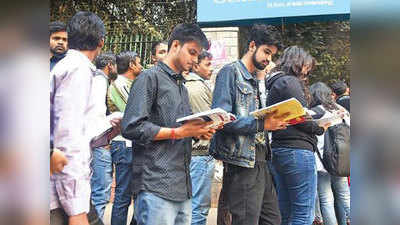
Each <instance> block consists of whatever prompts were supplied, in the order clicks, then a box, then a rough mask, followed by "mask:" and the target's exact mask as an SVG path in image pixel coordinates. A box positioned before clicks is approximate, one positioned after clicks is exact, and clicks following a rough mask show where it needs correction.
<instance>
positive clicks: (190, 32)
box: [168, 23, 210, 50]
mask: <svg viewBox="0 0 400 225" xmlns="http://www.w3.org/2000/svg"><path fill="white" fill-rule="evenodd" d="M175 40H178V41H179V42H180V44H181V45H184V44H185V43H186V42H190V41H196V42H197V43H199V44H200V46H201V47H202V48H203V49H205V50H208V49H209V48H210V45H209V43H208V40H207V37H206V35H205V34H204V33H203V31H202V30H201V29H200V27H199V26H198V25H197V24H194V23H190V24H184V23H181V24H178V25H176V26H175V27H174V29H173V30H172V32H171V34H170V36H169V39H168V49H171V45H172V42H173V41H175Z"/></svg>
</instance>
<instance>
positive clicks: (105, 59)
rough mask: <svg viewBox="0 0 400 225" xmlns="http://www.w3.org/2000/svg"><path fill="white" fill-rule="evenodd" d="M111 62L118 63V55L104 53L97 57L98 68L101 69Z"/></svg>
mask: <svg viewBox="0 0 400 225" xmlns="http://www.w3.org/2000/svg"><path fill="white" fill-rule="evenodd" d="M109 63H111V64H116V63H117V61H116V57H115V55H114V54H113V53H110V52H107V53H102V54H100V55H99V56H97V57H96V59H95V64H96V68H97V69H99V70H102V69H104V68H105V67H106V66H107V65H108V64H109Z"/></svg>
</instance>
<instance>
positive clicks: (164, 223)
mask: <svg viewBox="0 0 400 225" xmlns="http://www.w3.org/2000/svg"><path fill="white" fill-rule="evenodd" d="M49 29H50V62H51V64H50V70H51V73H50V84H51V85H50V88H51V89H50V103H51V113H50V115H51V118H50V119H51V135H50V136H51V149H54V150H52V153H51V172H52V174H51V177H50V180H51V182H50V184H51V185H50V186H51V187H50V189H51V190H50V195H51V199H50V210H51V213H50V222H51V224H70V225H74V224H89V223H90V224H96V223H97V224H101V223H102V222H101V220H102V218H103V216H104V211H105V207H106V205H107V203H108V202H109V199H110V191H111V183H112V176H113V172H115V181H116V188H115V198H114V204H113V208H112V216H111V224H112V225H119V224H124V225H125V224H126V223H127V214H128V207H129V205H130V204H131V202H132V200H133V201H134V216H133V218H132V220H131V222H130V224H140V225H143V224H149V225H157V224H160V225H169V224H171V225H172V224H177V225H180V224H185V225H187V224H203V225H204V224H206V220H207V216H208V212H209V209H210V204H211V184H212V179H213V173H214V166H215V159H216V160H221V161H223V164H224V172H223V187H222V190H221V194H220V199H219V206H218V217H219V218H218V224H243V225H249V224H285V225H286V224H293V225H298V224H307V225H310V224H312V223H313V221H314V217H315V214H316V213H315V203H316V202H318V201H317V189H318V191H319V199H320V202H321V206H322V207H321V211H322V217H323V218H324V222H325V221H326V224H335V223H334V222H332V223H330V222H328V221H332V220H333V217H332V204H331V202H329V205H328V204H325V203H326V202H327V201H328V200H331V199H332V197H326V196H327V195H328V192H329V187H328V186H329V185H330V182H331V183H332V184H336V183H338V182H339V181H337V180H340V182H341V184H343V179H336V178H335V177H332V176H331V177H329V176H327V175H326V174H324V173H322V172H323V171H322V172H321V173H320V172H318V175H317V167H318V159H316V158H315V154H314V153H315V152H316V151H321V150H322V151H323V149H321V147H320V146H321V142H323V138H322V139H321V137H323V136H322V135H323V133H324V131H325V130H326V129H327V128H328V126H324V127H320V126H318V124H317V123H316V122H314V121H307V122H304V123H301V124H296V125H293V126H288V124H287V122H285V121H284V116H281V117H277V116H276V115H275V114H270V115H268V116H266V117H265V118H263V119H256V118H254V117H252V116H250V115H249V114H250V112H252V111H254V110H257V109H260V108H263V107H266V106H268V105H272V104H275V103H277V102H280V101H283V100H286V99H288V98H291V97H295V98H296V99H298V100H299V101H300V102H301V104H302V105H303V106H304V107H306V108H310V109H311V108H313V107H317V106H319V105H322V107H323V109H324V112H326V116H327V115H329V113H330V112H331V111H332V110H344V109H341V108H340V107H339V106H338V105H337V104H336V103H334V101H333V97H332V96H333V94H332V91H331V89H330V88H329V87H327V86H326V85H324V84H323V83H317V84H314V85H312V86H311V87H310V88H309V87H308V86H307V79H308V74H309V73H310V71H312V69H313V67H314V66H315V60H314V58H313V57H312V56H311V55H310V54H309V53H308V52H306V51H305V50H304V49H302V48H300V47H298V46H291V47H288V48H286V49H285V50H284V51H283V53H282V55H281V57H280V58H279V59H278V60H277V61H276V65H275V67H274V68H273V69H272V71H271V72H270V73H268V76H265V75H266V74H265V73H264V74H263V75H261V76H257V75H256V74H257V73H258V72H260V71H264V70H265V69H266V68H267V69H268V70H270V69H271V68H269V67H267V66H268V65H270V66H271V65H272V64H273V63H272V57H273V56H274V55H275V54H276V53H277V52H278V51H279V50H280V49H281V48H282V46H281V40H282V38H281V35H280V32H279V31H278V30H277V29H276V28H275V27H273V26H267V25H254V26H253V27H252V29H251V31H250V34H249V36H248V42H247V50H246V53H245V54H244V56H243V57H242V58H241V59H240V60H237V61H235V62H232V63H229V64H227V65H225V66H224V67H223V68H222V69H221V70H220V71H219V72H218V74H217V77H216V82H215V84H211V83H210V81H209V80H210V77H211V74H212V72H213V71H212V69H211V68H212V67H211V62H212V55H211V54H210V53H208V52H207V51H206V50H207V49H208V48H209V42H208V40H207V38H206V36H205V34H204V33H203V32H202V30H201V29H200V28H199V27H198V26H197V25H195V24H179V25H177V26H175V27H174V29H173V30H172V32H171V34H170V37H169V39H168V42H157V43H155V44H154V45H153V46H152V62H153V64H154V66H152V67H150V68H149V69H146V70H143V67H142V65H141V59H140V57H139V56H138V55H137V54H136V53H135V52H131V51H128V52H122V53H119V54H118V55H116V56H115V55H114V54H112V53H103V54H100V53H101V49H102V47H103V46H104V37H105V34H106V31H105V27H104V24H103V22H102V21H101V19H100V18H99V17H97V16H96V15H95V14H94V13H91V12H78V13H77V14H76V15H74V16H73V17H72V18H71V19H70V21H69V22H68V25H67V26H65V25H63V24H61V23H59V22H55V23H50V25H49ZM67 42H68V48H69V50H68V51H67ZM92 62H94V63H95V65H94V64H93V63H92ZM339 86H340V85H339ZM336 89H340V90H341V91H342V89H343V88H342V87H339V88H336ZM336 89H335V90H336ZM329 91H330V92H329ZM343 94H344V93H340V94H339V95H343ZM338 97H339V99H340V101H347V99H348V98H347V97H342V96H338ZM213 108H222V109H224V110H225V111H227V112H231V113H233V114H235V115H236V117H237V120H235V121H234V122H232V123H229V124H226V125H225V126H224V127H219V128H218V129H214V128H210V127H208V125H209V124H210V123H209V122H204V121H190V122H187V123H184V124H180V123H177V122H176V120H177V119H178V118H181V117H184V116H187V115H190V114H193V113H197V112H202V111H206V110H209V109H213ZM348 120H349V117H348ZM110 125H111V126H112V127H113V128H112V129H113V130H112V132H111V133H110V136H109V137H108V142H109V145H105V146H101V147H95V148H92V149H91V148H90V143H91V140H92V139H93V137H95V136H97V135H99V134H100V133H102V132H103V131H104V130H105V128H107V127H109V126H110ZM322 146H323V144H322ZM113 165H114V166H115V167H114V168H115V171H113ZM318 171H320V170H319V169H318ZM329 179H330V181H328V180H329ZM336 187H337V188H335V191H337V192H338V193H340V194H343V192H344V191H342V190H343V189H345V187H344V186H343V185H341V186H340V187H339V186H338V185H336ZM347 188H348V186H347ZM346 193H348V192H346ZM347 199H349V195H348V197H346V199H345V200H344V201H342V203H340V208H342V209H343V210H342V212H344V215H345V216H343V217H342V218H345V221H348V219H349V210H350V206H349V203H347V202H348V200H347ZM91 214H93V216H90V215H91ZM316 215H319V214H318V213H317V214H316ZM333 215H334V214H333ZM317 217H318V216H317ZM91 218H94V219H92V220H91ZM96 218H97V219H96ZM338 222H339V221H338ZM339 224H343V223H342V222H339Z"/></svg>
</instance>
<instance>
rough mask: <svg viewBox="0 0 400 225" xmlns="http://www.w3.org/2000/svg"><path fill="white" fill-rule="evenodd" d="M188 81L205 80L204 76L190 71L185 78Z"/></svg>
mask: <svg viewBox="0 0 400 225" xmlns="http://www.w3.org/2000/svg"><path fill="white" fill-rule="evenodd" d="M185 80H187V81H202V82H205V80H204V78H202V77H201V76H199V75H198V74H196V73H193V72H190V73H189V75H188V76H187V77H186V78H185Z"/></svg>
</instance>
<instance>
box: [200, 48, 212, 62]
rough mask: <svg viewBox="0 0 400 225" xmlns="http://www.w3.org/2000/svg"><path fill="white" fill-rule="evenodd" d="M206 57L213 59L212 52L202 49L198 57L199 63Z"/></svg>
mask: <svg viewBox="0 0 400 225" xmlns="http://www.w3.org/2000/svg"><path fill="white" fill-rule="evenodd" d="M205 58H209V59H210V60H212V54H211V53H209V52H207V51H202V52H201V53H200V55H199V57H198V64H200V62H201V61H202V60H203V59H205Z"/></svg>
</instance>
